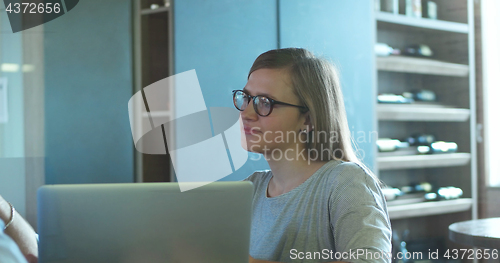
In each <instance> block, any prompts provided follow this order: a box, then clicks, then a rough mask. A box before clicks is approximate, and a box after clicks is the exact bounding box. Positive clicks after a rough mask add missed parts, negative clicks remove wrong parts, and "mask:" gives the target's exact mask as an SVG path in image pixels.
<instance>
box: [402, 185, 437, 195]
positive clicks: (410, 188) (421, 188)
mask: <svg viewBox="0 0 500 263" xmlns="http://www.w3.org/2000/svg"><path fill="white" fill-rule="evenodd" d="M401 191H402V192H403V193H406V194H409V193H424V192H425V193H428V192H430V191H432V184H430V183H428V182H421V183H419V184H411V185H406V186H403V187H401Z"/></svg>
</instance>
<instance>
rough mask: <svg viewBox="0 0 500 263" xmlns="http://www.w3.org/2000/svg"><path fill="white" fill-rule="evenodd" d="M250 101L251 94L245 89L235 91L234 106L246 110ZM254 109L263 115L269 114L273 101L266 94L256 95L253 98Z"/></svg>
mask: <svg viewBox="0 0 500 263" xmlns="http://www.w3.org/2000/svg"><path fill="white" fill-rule="evenodd" d="M249 101H250V96H248V95H247V94H246V93H244V92H243V91H236V92H235V93H234V97H233V102H234V106H235V107H236V108H237V109H238V110H240V111H244V110H245V109H246V108H247V106H248V103H249ZM253 103H254V109H255V110H256V111H257V114H259V115H261V116H267V115H269V113H270V112H271V101H270V100H269V98H267V97H264V96H256V97H254V100H253Z"/></svg>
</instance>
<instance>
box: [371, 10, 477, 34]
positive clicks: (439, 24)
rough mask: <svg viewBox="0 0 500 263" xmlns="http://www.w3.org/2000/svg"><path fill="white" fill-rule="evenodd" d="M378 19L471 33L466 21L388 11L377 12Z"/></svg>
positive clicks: (406, 24)
mask: <svg viewBox="0 0 500 263" xmlns="http://www.w3.org/2000/svg"><path fill="white" fill-rule="evenodd" d="M375 16H376V18H377V21H382V22H387V23H393V24H399V25H405V26H413V27H420V28H428V29H434V30H441V31H448V32H456V33H464V34H467V33H469V25H468V24H464V23H457V22H448V21H442V20H434V19H429V18H414V17H407V16H405V15H395V14H391V13H387V12H378V13H376V15H375Z"/></svg>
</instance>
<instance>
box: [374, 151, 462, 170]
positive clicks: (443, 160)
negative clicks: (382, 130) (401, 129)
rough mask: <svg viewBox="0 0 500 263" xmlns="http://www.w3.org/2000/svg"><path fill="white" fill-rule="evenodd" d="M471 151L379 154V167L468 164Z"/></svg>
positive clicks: (425, 166) (414, 167)
mask: <svg viewBox="0 0 500 263" xmlns="http://www.w3.org/2000/svg"><path fill="white" fill-rule="evenodd" d="M470 159H471V155H470V153H443V154H422V155H402V156H379V157H378V158H377V162H378V169H379V170H380V171H382V170H396V169H416V168H430V167H447V166H460V165H466V164H468V163H469V162H470Z"/></svg>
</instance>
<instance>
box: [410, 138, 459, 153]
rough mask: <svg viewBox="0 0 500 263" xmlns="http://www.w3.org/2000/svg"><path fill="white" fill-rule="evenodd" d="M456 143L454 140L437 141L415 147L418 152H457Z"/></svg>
mask: <svg viewBox="0 0 500 263" xmlns="http://www.w3.org/2000/svg"><path fill="white" fill-rule="evenodd" d="M457 148H458V147H457V144H456V143H454V142H443V141H437V142H433V143H431V144H430V146H427V145H420V146H418V147H417V151H418V153H434V154H435V153H455V152H457Z"/></svg>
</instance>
